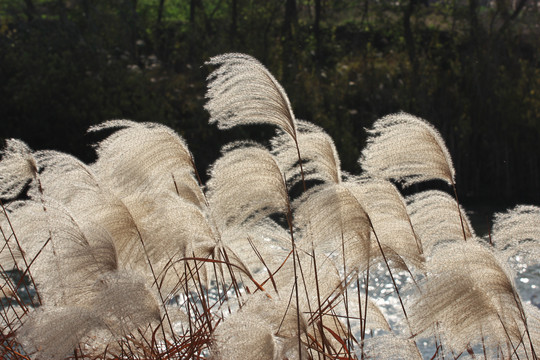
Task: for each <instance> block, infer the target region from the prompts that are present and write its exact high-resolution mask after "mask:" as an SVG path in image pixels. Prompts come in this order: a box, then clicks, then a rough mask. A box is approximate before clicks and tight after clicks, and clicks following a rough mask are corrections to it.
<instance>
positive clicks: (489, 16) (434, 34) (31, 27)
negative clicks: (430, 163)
mask: <svg viewBox="0 0 540 360" xmlns="http://www.w3.org/2000/svg"><path fill="white" fill-rule="evenodd" d="M539 42H540V3H539V2H538V1H536V0H515V1H506V0H496V1H493V2H487V1H483V0H466V1H465V0H441V1H430V0H425V1H420V0H398V1H386V0H361V1H345V0H336V1H328V0H280V1H278V0H272V1H266V0H0V119H1V120H0V121H1V126H0V137H3V138H10V137H14V138H20V139H23V140H24V141H26V142H28V143H29V145H30V146H32V147H33V148H35V149H41V148H51V149H59V150H62V151H67V152H70V153H72V154H74V155H76V156H78V157H81V158H82V159H85V160H86V161H92V160H93V150H92V149H90V148H88V147H87V146H86V145H83V144H87V143H88V142H89V141H90V142H91V141H94V140H95V139H92V135H91V134H86V129H87V128H88V127H89V126H90V125H93V124H96V123H100V122H102V121H104V120H109V119H114V118H128V119H133V120H137V121H154V122H161V123H164V124H166V125H168V126H171V127H173V128H174V129H176V130H177V131H178V132H179V133H180V134H181V135H182V136H184V137H185V138H186V140H187V142H188V144H189V146H190V149H191V150H192V151H193V153H194V156H195V158H196V163H197V166H198V167H200V170H201V172H204V169H206V168H207V167H208V165H209V164H210V163H212V162H213V161H214V160H215V158H216V157H217V156H218V150H219V148H220V146H221V145H223V144H225V143H226V142H227V141H228V140H230V139H232V138H236V137H244V136H246V135H248V136H250V137H251V138H255V139H258V140H265V139H268V138H269V136H270V135H271V134H272V131H273V130H272V129H266V128H261V127H260V126H257V127H254V128H252V129H251V128H248V129H247V130H246V129H245V128H244V129H238V130H236V129H234V130H231V131H228V132H226V133H223V132H218V131H217V129H215V128H213V127H211V126H209V125H208V123H207V120H208V114H207V113H206V112H205V110H204V108H203V106H204V103H205V99H204V93H205V86H206V85H205V84H206V82H205V78H206V76H207V75H208V73H209V71H210V69H209V68H208V67H207V66H204V62H205V61H207V60H208V59H209V58H210V57H211V56H214V55H217V54H220V53H224V52H233V51H234V52H245V53H248V54H250V55H253V56H255V57H256V58H258V59H259V60H260V61H261V62H262V63H263V64H265V65H266V66H267V67H268V69H269V70H270V71H271V72H272V73H273V74H275V75H276V77H277V78H278V80H279V81H280V82H281V84H282V85H283V87H284V88H285V90H286V91H287V93H288V94H289V97H290V98H291V101H292V106H293V109H294V110H295V112H296V115H297V117H298V118H301V119H306V120H309V121H312V122H314V123H316V124H319V125H321V126H322V127H324V128H325V129H326V130H327V131H328V133H329V134H330V135H331V136H332V137H333V138H334V140H335V141H336V145H337V147H338V150H339V152H340V155H341V158H342V163H343V167H344V169H346V170H349V171H353V172H358V171H359V169H358V165H357V163H356V161H357V159H358V157H359V153H360V150H361V149H362V148H363V147H364V141H365V131H364V128H365V127H369V126H371V124H372V123H373V121H374V120H375V119H377V118H379V117H381V116H383V115H386V114H388V113H391V112H396V111H399V110H403V111H406V112H409V113H413V114H415V115H417V116H420V117H423V118H426V119H428V120H429V121H431V122H432V123H433V124H434V125H435V126H436V127H437V128H438V129H440V131H441V132H442V136H443V138H444V139H445V140H446V142H447V144H448V146H449V149H450V152H451V153H452V157H453V159H454V161H455V167H456V171H457V186H458V188H459V191H460V193H461V194H463V195H462V196H463V197H467V198H468V199H469V200H470V199H482V200H485V199H487V198H497V199H501V200H504V201H506V202H524V201H525V202H539V201H540V147H539V146H538V141H539V140H540V116H539V115H540V46H539V45H540V44H539ZM261 129H262V130H261ZM247 133H249V134H247ZM223 137H226V138H223Z"/></svg>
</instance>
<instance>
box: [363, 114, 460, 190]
mask: <svg viewBox="0 0 540 360" xmlns="http://www.w3.org/2000/svg"><path fill="white" fill-rule="evenodd" d="M368 133H369V135H370V137H368V143H367V146H366V148H365V149H364V150H363V151H362V156H361V158H360V160H359V163H360V166H361V167H362V169H363V170H364V172H365V173H366V174H368V175H369V176H372V177H375V178H383V179H392V180H396V181H399V182H401V183H403V185H404V186H410V185H412V184H416V183H418V182H422V181H427V180H435V179H440V180H443V181H445V182H447V183H448V184H449V185H452V184H454V182H455V179H454V177H455V170H454V166H453V164H452V159H451V157H450V153H449V152H448V149H447V148H446V145H445V144H444V141H443V139H442V138H441V135H440V134H439V132H438V131H437V130H436V129H435V128H434V127H433V126H432V125H431V124H429V123H428V122H427V121H425V120H423V119H420V118H418V117H415V116H413V115H409V114H406V113H398V114H392V115H387V116H385V117H383V118H381V119H379V120H377V121H375V123H374V124H373V128H372V129H371V130H369V131H368Z"/></svg>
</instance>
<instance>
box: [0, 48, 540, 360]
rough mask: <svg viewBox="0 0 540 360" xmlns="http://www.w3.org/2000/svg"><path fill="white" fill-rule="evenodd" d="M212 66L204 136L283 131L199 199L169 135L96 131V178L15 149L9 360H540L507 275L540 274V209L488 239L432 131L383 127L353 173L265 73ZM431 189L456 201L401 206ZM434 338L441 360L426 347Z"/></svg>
mask: <svg viewBox="0 0 540 360" xmlns="http://www.w3.org/2000/svg"><path fill="white" fill-rule="evenodd" d="M208 65H209V66H214V70H213V72H212V73H211V74H210V76H209V78H208V81H209V87H208V92H207V100H208V101H207V104H206V109H207V110H208V112H209V114H210V123H216V124H217V125H218V127H220V128H224V129H226V128H230V127H233V126H239V125H243V124H251V123H265V124H271V125H274V126H276V135H275V137H274V138H272V139H270V142H269V143H270V148H267V147H265V146H263V145H261V144H257V143H254V142H250V141H242V142H235V143H232V144H227V145H225V146H224V147H223V150H222V154H221V157H220V158H219V159H218V160H217V161H216V162H215V164H214V165H213V166H212V167H211V168H210V169H209V181H208V182H207V183H206V184H203V183H201V181H200V177H199V174H197V170H196V167H195V166H194V165H195V164H194V158H193V156H192V154H191V153H190V151H189V149H188V146H187V144H186V142H185V141H184V140H183V139H182V138H181V137H180V136H179V135H178V134H176V133H175V132H174V131H172V130H171V129H169V128H167V127H165V126H163V125H158V124H152V123H135V122H131V121H127V120H115V121H109V122H105V123H103V124H102V125H99V126H96V127H93V128H91V129H90V131H95V132H98V131H101V130H103V129H108V130H113V132H112V134H111V135H109V136H108V137H106V138H105V139H103V140H102V141H101V142H99V143H98V144H97V145H96V150H97V155H98V157H97V161H96V162H95V163H93V164H84V163H82V162H81V161H79V160H78V159H76V158H74V157H72V156H70V155H67V154H62V153H58V152H54V151H32V150H31V149H30V148H29V147H28V146H26V145H25V144H24V143H23V142H21V141H19V140H8V141H7V143H6V146H5V148H4V150H3V152H2V160H1V161H0V199H2V203H1V209H2V214H1V216H0V229H1V233H2V238H3V239H4V242H3V244H2V247H1V248H0V265H1V267H0V273H1V274H2V284H1V289H2V293H1V294H0V296H1V300H2V306H1V309H0V314H1V326H2V339H1V343H0V356H2V357H3V358H5V359H29V358H35V359H64V358H75V359H83V358H88V359H109V358H110V359H113V358H126V359H131V358H133V359H192V358H214V359H367V358H376V359H385V358H388V359H393V358H395V359H403V358H422V356H423V355H424V356H428V357H429V358H432V359H433V358H440V359H444V358H458V357H461V358H464V357H467V356H468V357H471V358H477V357H478V358H480V357H484V358H504V359H506V358H516V359H525V358H526V359H536V358H537V355H536V349H538V348H539V347H540V344H539V337H538V336H539V334H540V316H539V313H540V312H539V310H538V309H536V308H534V307H533V306H531V305H530V304H527V303H524V302H523V301H522V299H521V297H520V294H519V292H518V291H517V289H516V286H515V284H514V276H515V275H514V274H513V272H512V270H511V267H510V266H509V265H507V263H506V262H507V259H509V258H512V259H514V258H515V255H516V254H524V255H529V256H526V259H527V261H529V262H534V261H535V259H536V261H537V259H538V257H537V256H536V257H534V256H531V255H534V254H538V239H540V237H539V236H538V234H539V228H540V227H539V225H538V224H539V222H538V219H539V218H540V216H539V214H540V210H539V209H538V208H537V207H533V206H528V207H524V206H523V207H516V208H515V209H513V210H511V211H509V212H508V213H505V214H498V215H497V216H496V217H495V226H494V229H493V234H492V237H491V238H490V239H480V238H478V237H477V236H476V234H475V232H474V230H473V228H472V226H471V224H470V222H469V220H468V218H467V213H466V211H465V210H464V209H463V208H462V207H461V206H460V204H459V202H458V198H457V189H456V184H455V171H454V168H453V165H452V160H451V157H450V154H449V152H448V150H447V149H446V146H445V144H444V141H443V139H442V137H441V136H440V134H439V133H438V132H437V131H436V130H435V129H434V128H433V127H432V126H431V125H430V124H429V123H428V122H426V121H425V120H423V119H419V118H417V117H414V116H412V115H409V114H405V113H399V114H393V115H389V116H386V117H384V118H382V119H379V120H377V121H376V122H375V124H374V125H373V128H372V129H371V130H369V139H368V145H367V146H366V148H365V149H364V151H363V153H362V156H361V158H360V160H359V163H360V165H361V167H362V169H363V172H362V173H361V174H358V175H352V174H344V173H343V172H342V171H341V168H340V160H339V156H338V152H337V151H336V148H335V145H334V143H333V141H332V139H331V138H330V136H328V134H326V133H325V132H324V130H323V129H321V128H319V127H317V126H315V125H313V124H310V123H309V122H306V121H301V120H298V119H296V118H295V116H294V113H293V111H292V108H291V105H290V102H289V100H288V97H287V95H286V93H285V91H284V89H283V88H282V87H281V86H280V85H279V83H278V82H277V80H276V79H275V78H274V77H273V76H272V74H270V72H269V71H268V70H267V69H266V68H265V67H264V66H263V65H262V64H261V63H259V62H258V61H257V60H255V59H253V58H251V57H250V56H247V55H243V54H225V55H221V56H218V57H215V58H212V59H211V60H210V61H209V62H208ZM427 180H442V181H444V182H446V183H447V184H448V185H449V188H448V192H443V191H440V190H437V191H435V190H429V191H424V192H419V193H416V194H413V195H409V196H408V197H405V198H404V197H403V196H402V194H401V192H400V189H401V188H402V187H405V186H410V185H413V184H416V183H419V182H423V181H427ZM299 185H301V188H302V189H303V191H302V192H301V194H300V195H293V194H297V192H291V188H293V187H295V186H296V187H299ZM376 271H378V272H379V275H380V272H381V271H382V272H384V273H385V274H386V276H387V278H388V279H389V280H388V281H389V285H390V287H391V289H392V292H393V293H394V294H395V296H396V298H397V299H398V300H399V309H400V313H401V315H400V316H399V319H401V320H400V321H401V322H400V323H397V324H396V323H391V322H389V321H388V319H387V318H386V317H385V314H384V312H383V311H381V309H380V308H379V307H378V306H377V304H376V302H377V299H376V298H374V294H373V293H372V287H371V286H370V282H372V277H373V276H374V275H373V273H374V272H376ZM404 279H405V280H404ZM405 283H406V284H405ZM426 338H428V339H432V341H433V343H434V344H435V345H434V347H433V351H432V353H430V354H425V353H424V354H422V353H421V352H420V350H419V347H418V342H419V341H420V339H426ZM422 341H424V340H422Z"/></svg>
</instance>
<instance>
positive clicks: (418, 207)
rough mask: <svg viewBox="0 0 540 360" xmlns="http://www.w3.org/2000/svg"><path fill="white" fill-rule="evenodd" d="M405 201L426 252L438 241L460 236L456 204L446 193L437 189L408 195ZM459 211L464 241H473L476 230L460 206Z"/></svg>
mask: <svg viewBox="0 0 540 360" xmlns="http://www.w3.org/2000/svg"><path fill="white" fill-rule="evenodd" d="M406 202H407V211H408V213H409V216H410V219H411V222H412V225H413V228H414V230H415V232H416V234H417V235H418V237H419V238H420V239H421V241H422V245H423V247H424V249H426V251H427V252H428V253H431V250H432V249H433V247H435V246H436V245H437V244H439V243H441V242H444V241H453V240H459V239H460V238H462V237H463V229H462V227H461V223H460V221H459V218H458V217H457V216H455V214H456V212H457V211H458V204H457V202H456V199H454V198H453V197H452V196H450V195H449V194H447V193H445V192H443V191H440V190H428V191H422V192H419V193H416V194H413V195H410V196H408V197H407V198H406ZM459 211H460V212H461V217H462V218H463V224H464V226H465V234H466V238H467V239H472V238H474V237H475V236H476V235H475V231H474V229H473V227H472V226H471V222H470V220H469V218H468V216H467V214H466V212H465V210H464V209H463V208H461V207H460V208H459Z"/></svg>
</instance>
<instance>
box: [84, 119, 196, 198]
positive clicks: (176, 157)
mask: <svg viewBox="0 0 540 360" xmlns="http://www.w3.org/2000/svg"><path fill="white" fill-rule="evenodd" d="M105 129H118V130H117V131H116V132H114V133H113V134H111V135H110V136H109V137H107V138H106V139H105V140H103V141H101V142H100V143H99V144H98V145H97V147H96V151H97V155H98V160H97V161H96V163H95V164H93V165H92V168H93V170H94V172H95V173H96V174H97V176H98V178H99V179H100V181H102V182H103V183H104V185H106V186H107V187H108V188H110V189H111V190H112V191H113V192H114V193H115V194H116V195H117V196H118V197H120V199H122V198H123V197H125V196H129V195H130V194H133V193H135V192H146V193H150V192H154V193H159V192H160V191H165V190H169V191H174V192H178V195H179V196H181V197H183V198H185V199H186V200H188V201H191V202H193V203H196V204H200V203H203V202H204V200H203V196H202V193H201V189H200V187H199V184H198V182H197V180H196V178H195V172H196V169H195V167H194V163H193V157H192V155H191V153H190V151H189V149H188V147H187V145H186V143H185V141H184V140H183V139H182V138H181V137H180V136H179V135H178V134H176V133H175V132H174V131H172V130H171V129H169V128H168V127H166V126H163V125H159V124H153V123H136V122H133V121H128V120H114V121H107V122H104V123H103V124H101V125H97V126H94V127H91V128H90V129H89V131H91V132H97V131H101V130H105Z"/></svg>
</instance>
